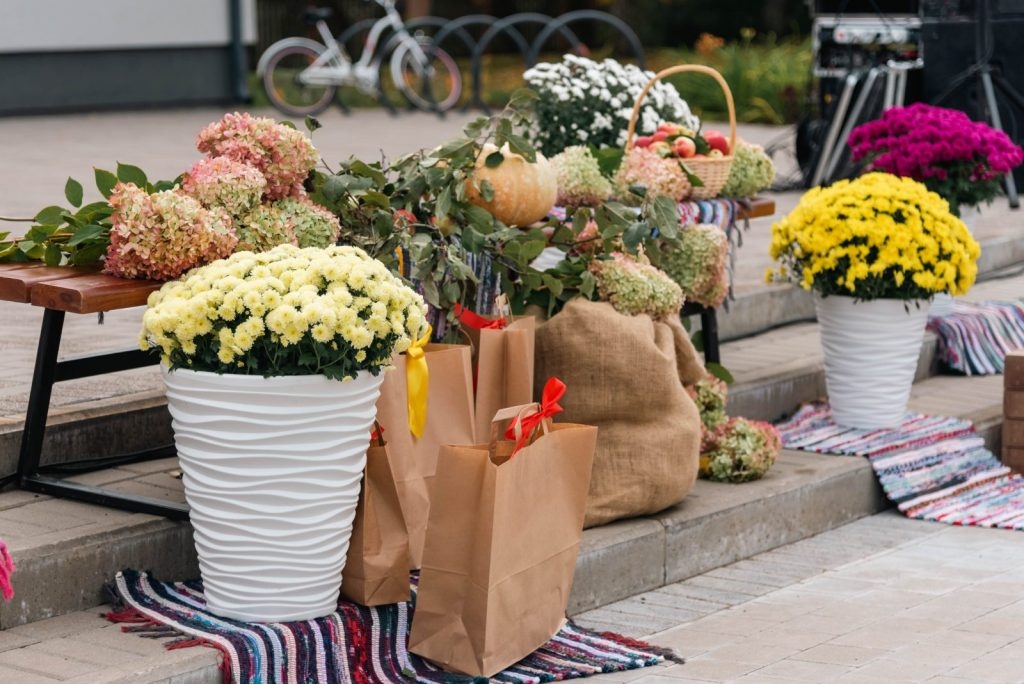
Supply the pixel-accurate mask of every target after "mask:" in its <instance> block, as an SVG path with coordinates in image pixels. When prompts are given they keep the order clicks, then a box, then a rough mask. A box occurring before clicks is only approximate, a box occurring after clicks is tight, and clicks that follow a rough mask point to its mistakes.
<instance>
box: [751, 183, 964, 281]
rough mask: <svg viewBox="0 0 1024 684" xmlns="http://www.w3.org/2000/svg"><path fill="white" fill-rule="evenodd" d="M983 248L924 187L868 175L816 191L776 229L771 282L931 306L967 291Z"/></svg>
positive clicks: (774, 226) (802, 199)
mask: <svg viewBox="0 0 1024 684" xmlns="http://www.w3.org/2000/svg"><path fill="white" fill-rule="evenodd" d="M980 254H981V247H980V246H979V245H978V243H977V242H976V241H975V240H974V238H973V237H971V234H970V232H969V231H968V229H967V227H966V226H965V225H964V223H963V222H962V221H961V220H960V219H958V218H957V217H956V216H954V215H953V214H952V213H951V212H950V210H949V204H948V203H947V202H946V200H944V199H942V198H941V197H940V196H939V195H937V194H935V193H934V192H931V191H929V190H928V188H926V187H925V186H924V185H923V184H921V183H919V182H917V181H915V180H912V179H910V178H901V177H898V176H894V175H892V174H888V173H868V174H865V175H863V176H860V177H858V178H855V179H853V180H841V181H838V182H837V183H834V184H832V185H830V186H828V187H820V188H813V189H811V190H809V191H808V192H807V193H805V194H804V196H803V197H801V198H800V202H799V204H798V205H797V206H796V208H795V209H793V211H792V212H790V213H789V214H788V215H787V216H786V217H785V218H784V219H782V220H781V221H778V222H777V223H775V224H774V225H773V226H772V242H771V256H772V258H773V259H775V260H777V261H778V262H779V266H778V268H776V269H770V270H769V271H768V273H767V279H768V281H769V282H772V281H789V282H794V283H797V284H799V285H800V286H801V287H803V288H804V289H805V290H813V291H815V292H817V293H818V294H820V295H822V296H825V297H827V296H829V295H844V296H848V297H854V298H855V299H858V300H872V299H902V300H908V301H910V300H927V299H930V298H931V297H932V296H933V295H935V294H937V293H940V292H944V293H947V294H950V295H960V294H963V293H965V292H966V291H967V290H968V289H969V288H970V287H971V285H973V284H974V279H975V277H976V276H977V272H978V267H977V260H978V256H979V255H980Z"/></svg>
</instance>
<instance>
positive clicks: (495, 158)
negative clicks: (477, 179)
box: [484, 152, 505, 169]
mask: <svg viewBox="0 0 1024 684" xmlns="http://www.w3.org/2000/svg"><path fill="white" fill-rule="evenodd" d="M503 161H505V155H503V154H502V153H501V152H491V153H490V154H489V155H487V158H486V159H485V160H484V166H486V167H487V168H489V169H493V168H497V167H498V166H501V162H503Z"/></svg>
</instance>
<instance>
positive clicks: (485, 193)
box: [480, 178, 494, 202]
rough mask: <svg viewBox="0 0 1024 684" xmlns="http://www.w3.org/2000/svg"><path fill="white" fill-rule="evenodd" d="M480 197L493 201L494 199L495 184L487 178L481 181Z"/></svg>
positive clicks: (486, 200)
mask: <svg viewBox="0 0 1024 684" xmlns="http://www.w3.org/2000/svg"><path fill="white" fill-rule="evenodd" d="M480 197H482V198H483V200H484V201H485V202H491V201H493V200H494V186H493V185H491V181H489V180H487V179H486V178H485V179H484V180H482V181H480Z"/></svg>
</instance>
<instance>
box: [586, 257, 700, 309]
mask: <svg viewBox="0 0 1024 684" xmlns="http://www.w3.org/2000/svg"><path fill="white" fill-rule="evenodd" d="M610 257H611V258H608V259H595V260H594V261H593V262H591V264H590V272H591V273H593V274H594V278H595V280H596V281H597V294H598V299H600V300H601V301H605V302H609V303H610V304H611V305H612V306H613V307H615V310H616V311H618V312H619V313H621V314H625V315H627V316H636V315H639V314H647V315H648V316H650V317H651V318H655V319H658V318H664V317H665V316H673V315H678V314H679V310H680V309H681V308H682V307H683V292H682V290H680V289H679V286H678V285H676V284H675V283H674V282H672V279H671V278H669V277H668V276H667V275H665V274H664V273H663V272H662V271H659V270H658V269H657V268H655V267H654V266H651V265H650V264H648V263H643V262H641V261H638V260H637V259H636V258H634V257H632V256H629V255H627V254H623V253H622V252H613V253H612V254H611V255H610Z"/></svg>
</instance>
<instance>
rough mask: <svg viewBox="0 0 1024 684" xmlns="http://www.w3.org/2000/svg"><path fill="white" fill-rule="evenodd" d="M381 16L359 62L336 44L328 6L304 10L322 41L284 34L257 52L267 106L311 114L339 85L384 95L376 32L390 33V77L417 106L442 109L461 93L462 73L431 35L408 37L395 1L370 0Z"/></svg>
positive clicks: (381, 57)
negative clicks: (380, 10) (433, 41)
mask: <svg viewBox="0 0 1024 684" xmlns="http://www.w3.org/2000/svg"><path fill="white" fill-rule="evenodd" d="M374 2H376V3H377V4H378V5H380V6H381V7H383V8H384V16H383V17H381V18H380V19H379V20H377V21H376V22H375V23H374V24H373V26H371V27H370V30H369V32H368V33H367V36H366V42H365V43H364V45H363V51H362V53H361V54H360V56H359V60H358V61H356V62H353V61H352V59H351V58H350V57H349V55H348V52H347V51H346V50H345V46H344V45H341V44H339V43H338V41H337V40H335V38H334V36H333V35H332V34H331V31H330V29H329V28H328V26H327V21H326V20H327V18H328V17H330V16H331V14H332V13H333V10H331V9H330V8H327V7H318V8H310V9H307V10H306V11H305V12H304V13H303V21H305V22H306V23H307V24H311V25H315V26H316V28H317V31H318V32H319V33H320V37H321V38H322V39H323V43H318V42H317V41H315V40H312V39H310V38H298V37H297V38H285V39H283V40H279V41H277V42H276V43H274V44H273V45H271V46H270V47H269V48H267V50H266V51H265V52H264V53H263V55H262V56H260V60H259V63H258V64H257V65H256V73H257V74H258V75H259V77H260V79H261V81H262V82H263V88H264V90H265V91H266V93H267V97H268V98H269V99H270V102H271V104H273V105H274V106H275V107H277V108H278V109H279V110H281V111H282V112H284V113H286V114H290V115H292V116H307V115H310V116H312V115H316V114H319V113H320V112H322V111H324V110H325V109H327V108H328V107H329V106H330V105H331V102H333V101H334V96H335V94H336V93H337V91H338V88H340V87H346V86H348V87H355V88H357V89H359V90H360V91H362V92H364V93H366V94H368V95H372V96H374V97H377V98H383V97H384V94H383V91H382V88H381V78H380V72H381V68H382V66H383V62H384V59H385V58H386V57H387V55H384V54H379V51H378V47H379V46H380V44H381V40H380V39H381V36H382V35H383V34H384V32H385V31H387V30H389V29H390V30H391V31H393V32H394V38H393V39H392V40H390V41H388V44H396V42H397V45H396V47H395V49H394V51H392V52H391V55H390V59H389V67H390V72H391V80H392V81H393V82H394V84H395V87H396V88H398V90H399V92H401V93H402V95H403V96H404V97H405V98H406V99H407V100H408V101H409V103H410V104H412V105H413V106H414V107H416V108H418V109H422V110H425V111H432V112H443V111H447V110H448V109H451V108H452V107H453V106H454V105H455V103H456V102H458V101H459V97H461V95H462V74H461V73H460V72H459V67H458V65H457V64H456V63H455V60H454V59H452V57H451V55H449V54H448V53H447V52H445V51H444V50H441V49H440V48H437V47H433V45H432V44H431V41H430V38H429V37H426V36H413V35H412V34H410V33H409V31H408V30H407V29H406V28H405V24H404V23H403V22H402V16H401V15H400V14H399V13H398V11H397V10H396V9H395V0H374Z"/></svg>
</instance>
